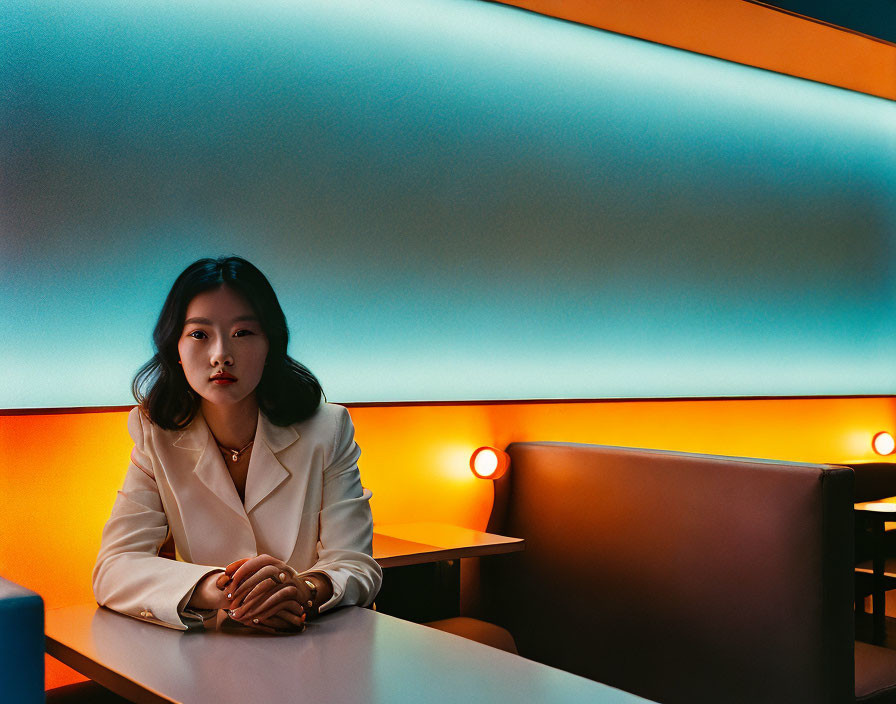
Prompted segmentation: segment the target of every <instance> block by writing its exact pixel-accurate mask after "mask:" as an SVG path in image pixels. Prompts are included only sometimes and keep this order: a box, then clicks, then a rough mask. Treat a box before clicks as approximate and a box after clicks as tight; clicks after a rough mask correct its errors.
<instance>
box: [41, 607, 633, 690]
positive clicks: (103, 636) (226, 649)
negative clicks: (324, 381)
mask: <svg viewBox="0 0 896 704" xmlns="http://www.w3.org/2000/svg"><path fill="white" fill-rule="evenodd" d="M46 647H47V652H48V653H50V655H52V656H53V657H55V658H57V659H59V660H61V661H62V662H64V663H66V664H67V665H69V666H70V667H74V668H75V669H76V670H79V671H80V672H82V673H83V674H85V675H87V676H88V677H91V678H92V679H95V680H96V681H98V682H99V683H100V684H103V685H105V686H107V687H110V688H112V689H115V690H116V691H118V692H119V693H121V694H123V695H124V696H127V697H130V698H132V699H134V701H136V702H138V703H142V704H159V703H160V702H165V703H170V702H180V703H182V704H200V703H202V704H205V703H207V702H214V704H230V703H231V702H233V703H234V704H235V703H236V702H239V703H240V704H243V703H244V702H245V701H246V700H247V698H251V700H252V701H257V702H273V701H276V702H282V701H289V702H305V701H307V702H314V703H315V704H317V703H318V702H322V701H326V702H345V703H346V704H352V703H354V702H358V703H359V704H360V703H361V702H364V703H365V704H380V703H382V704H385V703H386V702H388V703H389V704H401V703H403V702H419V701H426V702H427V704H442V703H444V704H448V703H449V702H452V703H453V702H458V701H462V702H465V704H466V703H473V702H488V704H502V703H503V702H508V704H509V703H510V702H514V703H515V702H518V701H536V702H544V703H545V704H552V703H554V702H557V703H559V702H570V703H572V702H588V703H589V704H635V703H637V702H645V701H647V700H645V699H642V698H640V697H637V696H635V695H633V694H629V693H627V692H622V691H621V690H618V689H614V688H612V687H609V686H607V685H603V684H600V683H598V682H593V681H591V680H588V679H585V678H583V677H579V676H577V675H573V674H570V673H568V672H564V671H562V670H558V669H555V668H552V667H548V666H546V665H542V664H540V663H536V662H534V661H531V660H527V659H525V658H522V657H520V656H518V655H513V654H511V653H506V652H504V651H502V650H497V649H495V648H491V647H489V646H487V645H483V644H481V643H477V642H475V641H471V640H467V639H465V638H461V637H459V636H455V635H452V634H449V633H444V632H442V631H437V630H435V629H432V628H427V627H426V626H421V625H418V624H414V623H410V622H408V621H403V620H401V619H397V618H393V617H391V616H387V615H386V614H381V613H377V612H375V611H371V610H369V609H362V608H359V607H356V606H351V607H347V608H343V609H337V610H335V611H333V612H330V613H327V614H325V615H323V616H321V617H320V618H319V619H317V620H315V621H313V622H311V623H309V624H308V627H307V629H306V630H305V632H304V633H301V634H292V635H269V634H265V633H258V632H253V631H246V630H245V629H240V630H239V631H236V630H230V631H226V630H220V631H198V632H185V631H176V630H174V629H170V628H164V627H162V626H158V625H155V624H150V623H145V622H143V621H139V620H137V619H133V618H129V617H127V616H122V615H121V614H118V613H115V612H113V611H110V610H108V609H105V608H101V607H97V606H96V605H94V604H89V605H80V606H70V607H65V608H61V609H51V610H49V611H47V613H46Z"/></svg>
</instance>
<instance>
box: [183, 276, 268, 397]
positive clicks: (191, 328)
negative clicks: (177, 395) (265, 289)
mask: <svg viewBox="0 0 896 704" xmlns="http://www.w3.org/2000/svg"><path fill="white" fill-rule="evenodd" d="M177 351H178V354H179V355H180V362H181V364H182V365H183V369H184V375H185V376H186V377H187V383H188V384H189V385H190V387H191V388H192V389H193V391H195V392H196V393H197V394H199V396H200V397H201V398H202V399H203V401H204V402H208V403H213V404H216V405H218V404H220V405H230V404H237V403H240V402H241V401H244V400H246V399H249V398H251V399H252V400H254V398H255V387H257V386H258V382H259V381H261V374H262V372H263V371H264V363H265V360H266V359H267V356H268V338H267V336H266V335H265V334H264V332H263V331H262V329H261V324H260V323H259V322H258V318H257V317H256V315H255V312H254V311H253V310H252V307H251V306H250V305H249V303H248V301H246V299H245V298H243V297H242V296H241V295H240V294H239V293H237V292H236V291H234V290H232V289H230V288H228V287H227V286H221V287H219V288H217V289H214V290H211V291H206V292H205V293H200V294H199V295H198V296H196V297H195V298H194V299H193V300H192V301H190V304H189V305H188V306H187V313H186V318H185V320H184V328H183V330H182V332H181V335H180V339H179V340H178V342H177Z"/></svg>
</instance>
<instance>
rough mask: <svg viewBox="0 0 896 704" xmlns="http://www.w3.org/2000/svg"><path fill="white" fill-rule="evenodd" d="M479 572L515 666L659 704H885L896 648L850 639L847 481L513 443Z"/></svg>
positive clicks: (678, 457)
mask: <svg viewBox="0 0 896 704" xmlns="http://www.w3.org/2000/svg"><path fill="white" fill-rule="evenodd" d="M508 453H509V454H510V457H511V469H510V471H509V472H508V473H507V474H506V475H505V476H504V477H503V478H502V479H500V480H498V481H497V482H496V486H495V491H496V497H495V508H494V510H493V513H492V518H491V522H490V524H489V531H491V532H498V533H503V534H506V535H514V536H518V537H521V538H524V539H525V540H526V550H525V551H524V552H522V553H517V554H513V555H507V556H501V557H497V558H490V559H489V560H488V561H483V563H482V565H481V583H482V584H481V588H482V590H483V596H482V606H483V613H482V614H481V615H482V616H483V617H484V618H487V619H488V620H491V621H494V622H496V623H498V624H500V625H501V626H503V627H505V628H507V629H508V630H509V631H510V632H511V633H512V634H513V636H514V638H515V639H516V644H517V647H518V649H519V653H520V655H523V656H525V657H528V658H532V659H534V660H537V661H540V662H543V663H545V664H548V665H553V666H555V667H558V668H562V669H564V670H567V671H569V672H573V673H576V674H579V675H583V676H585V677H589V678H591V679H594V680H598V681H600V682H603V683H606V684H609V685H612V686H614V687H618V688H620V689H624V690H627V691H630V692H633V693H635V694H638V695H641V696H643V697H646V698H648V699H652V700H655V701H658V702H675V703H677V702H681V703H682V704H685V703H687V704H694V703H696V702H712V703H713V704H722V703H725V702H743V703H745V704H757V703H768V704H772V703H775V702H782V703H783V702H787V703H788V704H793V703H794V702H801V703H803V704H814V703H816V702H817V703H822V702H825V703H835V702H836V703H840V702H854V701H861V702H875V703H879V702H894V701H896V651H893V650H888V649H885V648H880V647H876V646H872V645H867V644H864V643H856V642H855V640H854V614H853V567H854V563H853V552H854V548H853V481H854V477H853V472H852V470H851V469H848V468H844V467H834V466H819V465H808V464H797V463H790V462H775V461H766V460H755V459H743V458H732V457H717V456H707V455H695V454H685V453H677V452H664V451H655V450H641V449H630V448H617V447H602V446H591V445H575V444H567V443H548V442H535V443H515V444H512V445H511V446H510V447H509V448H508Z"/></svg>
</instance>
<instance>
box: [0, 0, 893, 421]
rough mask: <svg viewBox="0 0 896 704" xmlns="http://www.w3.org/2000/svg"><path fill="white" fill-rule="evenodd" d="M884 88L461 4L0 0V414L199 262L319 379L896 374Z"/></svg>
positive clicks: (775, 382) (88, 366) (144, 333)
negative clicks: (255, 307)
mask: <svg viewBox="0 0 896 704" xmlns="http://www.w3.org/2000/svg"><path fill="white" fill-rule="evenodd" d="M894 195H896V104H894V103H893V102H891V101H886V100H883V99H879V98H874V97H869V96H867V95H861V94H857V93H852V92H849V91H845V90H842V89H838V88H832V87H829V86H824V85H820V84H815V83H811V82H809V81H804V80H801V79H796V78H790V77H785V76H781V75H778V74H774V73H771V72H767V71H762V70H758V69H753V68H748V67H744V66H740V65H736V64H732V63H727V62H724V61H720V60H716V59H712V58H707V57H704V56H698V55H694V54H689V53H687V52H683V51H679V50H675V49H670V48H667V47H662V46H657V45H654V44H650V43H647V42H643V41H639V40H635V39H630V38H626V37H621V36H618V35H614V34H610V33H607V32H603V31H600V30H596V29H592V28H587V27H582V26H577V25H574V24H571V23H565V22H561V21H557V20H553V19H549V18H545V17H541V16H538V15H535V14H531V13H527V12H524V11H520V10H517V9H515V8H509V7H505V6H501V5H494V4H490V3H484V2H476V1H473V0H389V1H388V2H382V1H381V0H376V1H371V2H362V1H360V0H356V1H351V0H319V1H317V0H315V1H309V0H303V2H291V1H290V2H287V1H286V0H279V1H275V0H261V2H254V3H247V2H229V1H228V2H225V1H223V0H217V1H214V2H213V1H211V0H205V1H202V0H179V1H177V2H162V1H161V0H156V1H150V0H144V1H142V2H141V1H138V2H133V3H123V2H119V1H117V0H116V1H112V0H109V1H107V2H101V1H99V0H93V1H88V0H79V1H77V2H75V1H69V2H50V1H49V0H30V1H29V2H20V1H18V0H16V1H10V2H6V3H4V4H3V5H2V8H0V228H2V239H0V370H2V376H0V408H26V407H49V406H89V405H117V404H126V403H129V402H130V401H131V398H130V394H129V385H130V379H131V377H132V376H133V374H134V372H135V370H136V369H137V368H138V367H139V366H140V365H141V364H142V363H143V362H144V361H145V360H146V359H147V358H148V356H149V354H150V347H149V336H150V332H151V329H152V326H153V324H154V321H155V316H156V315H157V313H158V310H159V308H160V307H161V303H162V301H163V299H164V296H165V294H166V292H167V289H168V287H169V286H170V284H171V282H172V281H173V279H174V277H175V276H176V275H177V274H178V273H179V271H180V270H181V269H182V268H183V267H184V266H186V265H187V264H188V263H190V262H191V261H193V260H194V259H196V258H198V257H200V256H208V255H219V254H228V253H236V254H240V255H242V256H245V257H247V258H248V259H250V260H252V261H253V262H254V263H256V264H257V265H258V266H259V267H260V268H261V269H262V270H263V271H265V272H266V273H267V274H268V275H269V277H270V279H271V280H272V282H273V284H274V286H275V288H276V289H277V291H278V293H279V295H280V297H281V300H282V303H283V304H284V308H285V310H286V312H287V316H288V319H289V321H290V325H291V330H292V334H293V341H292V343H291V353H292V354H293V355H294V356H296V357H297V358H299V359H301V360H303V361H304V362H306V363H307V364H308V366H310V367H311V368H312V369H313V370H314V371H315V372H316V373H317V374H318V375H319V376H320V378H321V380H322V382H323V384H324V388H325V390H326V391H327V393H328V395H329V397H330V399H331V400H336V401H381V400H418V399H422V400H430V399H446V400H450V399H493V398H507V399H512V398H549V397H561V398H588V397H643V396H727V395H816V394H818V395H823V394H879V393H884V394H892V393H896V364H894V361H896V278H894V271H893V266H894V243H896V198H894Z"/></svg>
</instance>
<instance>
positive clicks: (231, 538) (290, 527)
mask: <svg viewBox="0 0 896 704" xmlns="http://www.w3.org/2000/svg"><path fill="white" fill-rule="evenodd" d="M128 432H129V433H130V434H131V438H133V440H134V449H133V451H132V452H131V464H130V465H129V467H128V471H127V475H126V476H125V480H124V486H123V487H122V489H121V491H119V492H118V497H117V498H116V500H115V505H114V506H113V508H112V516H111V518H109V521H108V522H107V523H106V526H105V527H104V528H103V538H102V544H101V546H100V552H99V555H98V557H97V560H96V566H95V567H94V569H93V593H94V595H95V596H96V600H97V603H98V604H100V605H101V606H107V607H109V608H111V609H114V610H115V611H119V612H121V613H124V614H128V615H129V616H134V617H135V618H140V619H143V620H145V621H151V622H153V623H158V624H161V625H163V626H169V627H171V628H177V629H181V630H185V629H187V628H189V627H197V626H201V625H202V617H201V615H200V614H198V613H196V612H193V611H188V610H187V609H186V604H187V602H188V601H189V599H190V597H191V596H192V593H193V589H194V588H195V587H196V584H197V583H198V582H199V581H200V580H201V579H202V578H203V577H204V576H205V575H207V574H209V573H210V572H213V571H215V570H220V569H222V568H223V567H224V566H225V565H227V564H229V563H231V562H233V561H234V560H238V559H240V558H243V557H253V556H255V555H260V554H262V553H267V554H269V555H273V556H274V557H276V558H279V559H281V560H283V561H284V562H286V563H287V564H289V565H290V566H291V567H293V568H294V569H296V570H297V571H298V572H300V573H305V572H311V571H318V572H325V573H326V574H327V575H328V576H329V577H330V579H331V580H332V582H333V597H332V598H331V599H330V600H329V601H327V602H326V603H325V604H322V605H321V607H320V610H321V611H322V612H323V611H326V610H328V609H331V608H333V607H334V606H337V605H347V604H360V605H362V606H367V605H369V604H370V603H371V602H372V601H373V598H374V597H375V596H376V593H377V592H378V591H379V588H380V585H381V583H382V576H383V573H382V570H381V569H380V566H379V565H378V564H377V563H376V561H375V560H374V559H373V557H371V554H372V541H373V519H372V517H371V513H370V503H369V502H370V497H371V493H370V491H369V490H368V489H364V488H362V486H361V477H360V474H359V473H358V457H359V455H360V454H361V451H360V450H359V449H358V445H357V444H356V443H355V441H354V426H353V425H352V421H351V418H350V417H349V414H348V411H347V410H346V409H345V408H343V407H342V406H336V405H332V404H323V405H321V406H320V408H318V410H317V412H316V413H315V415H314V416H312V417H311V418H310V419H308V420H306V421H303V422H301V423H296V424H294V425H291V426H287V427H281V426H277V425H274V424H273V423H271V422H270V421H269V420H268V419H267V418H266V417H265V415H264V414H263V413H261V412H259V414H258V425H257V428H256V432H255V444H254V445H253V447H252V454H251V456H250V458H249V469H248V477H247V479H246V492H245V497H246V498H245V505H244V504H243V502H242V501H240V497H239V494H237V491H236V487H235V486H234V483H233V480H232V479H231V477H230V473H229V472H228V470H227V467H226V466H225V465H224V460H223V458H222V457H221V453H220V451H219V450H218V447H217V444H216V442H215V440H214V438H213V437H212V434H211V432H210V431H209V429H208V425H207V424H206V422H205V419H204V418H203V416H202V414H201V412H199V413H197V415H196V417H195V418H194V419H193V421H192V422H191V423H190V425H189V426H187V428H186V429H185V430H182V431H171V430H162V429H161V428H159V427H158V426H156V425H155V424H154V423H152V422H151V421H150V420H149V419H148V418H147V417H146V416H145V415H144V414H143V413H142V412H141V411H140V409H139V407H136V408H133V409H132V410H131V412H130V415H129V416H128ZM169 531H170V535H171V536H172V537H173V539H174V544H175V548H176V555H177V560H176V561H175V560H169V559H166V558H163V557H159V556H158V553H159V548H160V547H161V546H162V544H163V543H164V542H165V540H166V538H167V537H168V535H169Z"/></svg>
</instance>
